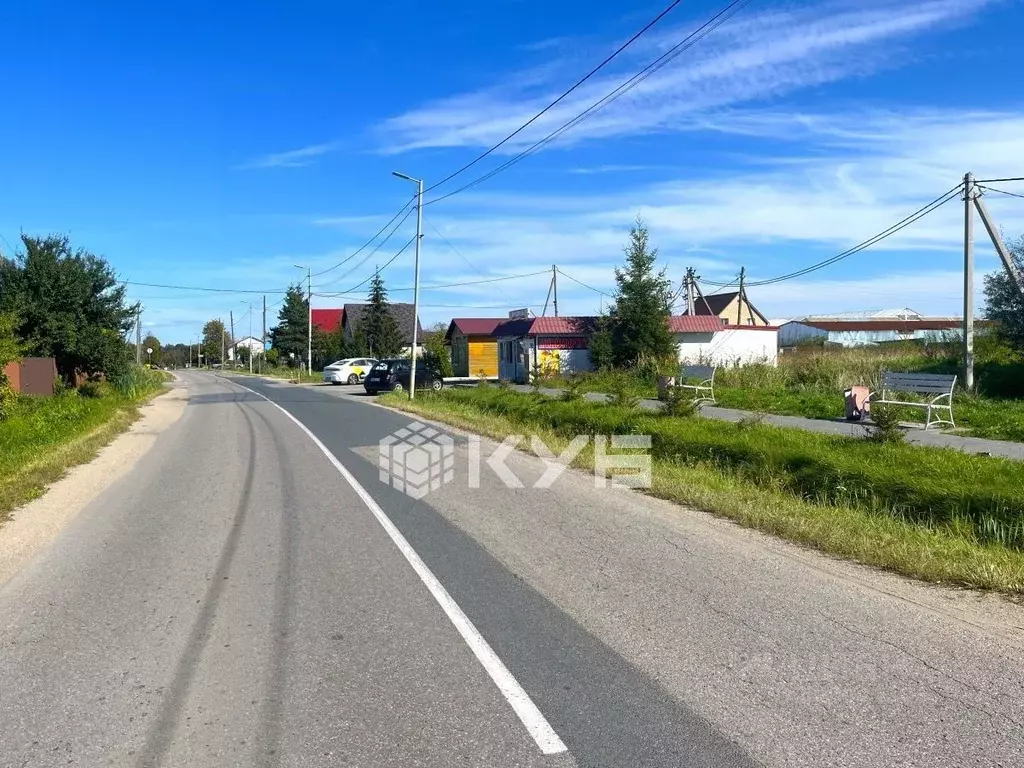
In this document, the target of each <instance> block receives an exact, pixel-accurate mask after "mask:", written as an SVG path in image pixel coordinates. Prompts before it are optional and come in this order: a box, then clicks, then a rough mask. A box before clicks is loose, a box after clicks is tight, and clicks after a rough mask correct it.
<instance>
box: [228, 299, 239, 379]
mask: <svg viewBox="0 0 1024 768" xmlns="http://www.w3.org/2000/svg"><path fill="white" fill-rule="evenodd" d="M228 320H230V321H231V367H232V368H234V367H235V358H236V357H238V342H237V341H235V310H233V309H229V310H228Z"/></svg>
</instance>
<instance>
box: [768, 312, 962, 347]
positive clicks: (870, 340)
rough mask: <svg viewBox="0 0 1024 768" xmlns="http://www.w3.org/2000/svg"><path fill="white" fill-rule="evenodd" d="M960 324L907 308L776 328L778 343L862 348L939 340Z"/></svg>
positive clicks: (795, 322)
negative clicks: (894, 342) (912, 341)
mask: <svg viewBox="0 0 1024 768" xmlns="http://www.w3.org/2000/svg"><path fill="white" fill-rule="evenodd" d="M962 324H963V320H962V319H961V318H959V317H925V316H923V315H921V314H920V313H918V312H915V311H914V310H912V309H908V308H903V309H882V310H874V311H869V312H843V313H840V314H836V315H828V316H823V315H816V316H813V317H803V318H799V319H796V320H791V321H790V322H788V323H783V324H782V326H780V328H779V344H780V345H781V346H783V347H795V346H797V345H798V344H801V343H804V344H806V343H813V342H816V343H821V344H830V345H833V346H840V347H863V346H870V345H872V344H879V343H884V342H892V341H909V340H918V341H940V340H942V339H943V338H945V337H947V336H949V335H951V334H955V333H956V332H957V331H958V330H959V329H960V327H961V326H962Z"/></svg>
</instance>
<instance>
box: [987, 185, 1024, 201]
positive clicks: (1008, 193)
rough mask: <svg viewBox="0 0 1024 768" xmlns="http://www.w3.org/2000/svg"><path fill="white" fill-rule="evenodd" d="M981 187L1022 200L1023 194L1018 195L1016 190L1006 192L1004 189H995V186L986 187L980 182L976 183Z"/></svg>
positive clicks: (1023, 198)
mask: <svg viewBox="0 0 1024 768" xmlns="http://www.w3.org/2000/svg"><path fill="white" fill-rule="evenodd" d="M978 186H979V187H981V188H982V189H987V190H988V191H989V192H998V193H999V194H1000V195H1007V196H1008V197H1019V198H1021V199H1022V200H1024V195H1018V194H1017V193H1016V192H1007V191H1006V190H1005V189H996V188H995V187H986V186H982V185H981V184H979V185H978Z"/></svg>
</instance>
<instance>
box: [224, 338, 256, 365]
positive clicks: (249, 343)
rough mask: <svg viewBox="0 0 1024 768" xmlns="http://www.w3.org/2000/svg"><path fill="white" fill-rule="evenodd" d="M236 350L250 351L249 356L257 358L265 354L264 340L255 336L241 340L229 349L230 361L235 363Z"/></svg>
mask: <svg viewBox="0 0 1024 768" xmlns="http://www.w3.org/2000/svg"><path fill="white" fill-rule="evenodd" d="M236 348H244V349H248V350H249V354H251V355H252V356H253V357H254V358H256V357H259V356H260V355H262V354H263V340H262V339H257V338H256V337H255V336H246V337H245V338H244V339H239V340H238V341H236V342H235V343H234V344H232V345H231V346H230V347H229V348H228V360H231V361H234V359H235V349H236Z"/></svg>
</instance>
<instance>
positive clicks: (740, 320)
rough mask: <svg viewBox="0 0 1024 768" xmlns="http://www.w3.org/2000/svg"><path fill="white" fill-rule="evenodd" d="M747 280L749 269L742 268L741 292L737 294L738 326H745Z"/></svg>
mask: <svg viewBox="0 0 1024 768" xmlns="http://www.w3.org/2000/svg"><path fill="white" fill-rule="evenodd" d="M746 278H747V268H746V267H740V292H739V293H738V294H736V325H743V282H744V280H746Z"/></svg>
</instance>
